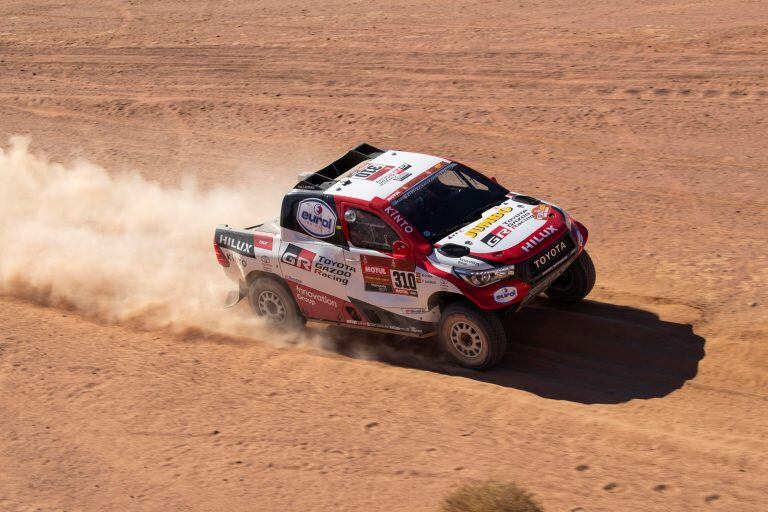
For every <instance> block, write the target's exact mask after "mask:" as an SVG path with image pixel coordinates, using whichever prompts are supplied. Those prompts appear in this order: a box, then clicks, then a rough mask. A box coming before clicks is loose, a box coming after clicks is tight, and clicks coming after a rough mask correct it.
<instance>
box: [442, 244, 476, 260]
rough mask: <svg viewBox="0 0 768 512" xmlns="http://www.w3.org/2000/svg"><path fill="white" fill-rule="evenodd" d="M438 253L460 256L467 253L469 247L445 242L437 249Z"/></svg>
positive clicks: (451, 256)
mask: <svg viewBox="0 0 768 512" xmlns="http://www.w3.org/2000/svg"><path fill="white" fill-rule="evenodd" d="M438 251H440V254H442V255H443V256H448V257H449V258H461V257H462V256H466V255H467V254H469V247H467V246H466V245H459V244H445V245H443V246H442V247H440V248H439V249H438Z"/></svg>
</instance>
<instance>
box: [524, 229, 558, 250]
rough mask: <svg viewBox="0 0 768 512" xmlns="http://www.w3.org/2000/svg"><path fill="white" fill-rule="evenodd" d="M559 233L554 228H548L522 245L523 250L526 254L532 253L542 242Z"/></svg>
mask: <svg viewBox="0 0 768 512" xmlns="http://www.w3.org/2000/svg"><path fill="white" fill-rule="evenodd" d="M555 233H557V228H556V227H554V226H547V227H545V228H544V229H542V230H541V231H539V232H538V233H536V234H535V235H533V236H532V237H531V238H529V239H528V241H527V242H525V243H524V244H523V245H521V246H520V247H521V249H523V250H524V251H525V252H531V250H532V249H534V248H535V247H536V246H537V245H539V244H540V243H541V242H543V241H544V240H546V239H547V238H549V237H550V236H552V235H553V234H555Z"/></svg>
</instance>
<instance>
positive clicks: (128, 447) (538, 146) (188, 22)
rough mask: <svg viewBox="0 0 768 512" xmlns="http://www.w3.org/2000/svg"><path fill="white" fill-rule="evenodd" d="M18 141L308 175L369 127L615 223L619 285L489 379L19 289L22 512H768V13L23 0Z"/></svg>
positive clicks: (0, 481) (164, 164)
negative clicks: (535, 507) (523, 510)
mask: <svg viewBox="0 0 768 512" xmlns="http://www.w3.org/2000/svg"><path fill="white" fill-rule="evenodd" d="M13 135H26V136H29V137H31V141H32V142H31V151H32V152H39V153H42V152H44V153H45V154H47V155H48V158H50V160H51V161H55V162H70V161H73V160H74V159H76V158H85V159H88V160H89V161H90V162H93V163H94V164H97V165H100V166H103V167H104V168H105V169H107V170H108V172H110V173H119V172H130V171H131V170H132V171H134V172H136V173H138V174H139V175H140V176H142V177H143V178H145V179H147V180H150V181H155V182H158V183H159V184H160V185H162V186H163V187H174V186H176V185H177V184H178V183H179V181H180V180H182V177H184V176H195V177H196V178H197V180H198V182H199V183H200V186H201V187H202V188H203V189H204V190H207V189H210V188H212V187H216V186H224V187H232V188H238V189H246V190H247V189H254V190H258V189H259V188H260V187H261V186H262V185H261V183H260V179H256V178H254V176H265V175H266V176H272V177H273V178H274V179H275V180H277V181H278V182H279V183H287V184H289V183H290V182H291V180H293V179H294V178H295V176H296V174H297V173H299V172H305V171H311V170H314V169H317V168H320V167H322V166H324V165H325V164H327V163H328V162H329V161H331V160H333V159H335V158H336V157H338V156H340V155H341V154H342V153H343V152H344V151H346V150H347V149H348V148H350V147H352V146H354V145H355V144H357V143H358V142H361V141H367V142H370V143H372V144H374V145H378V146H382V147H386V148H397V149H402V150H411V151H419V152H426V153H433V154H439V155H443V156H447V157H451V158H456V159H458V160H460V161H462V162H464V163H466V164H468V165H470V166H471V167H474V168H476V169H478V170H481V171H484V172H486V173H488V174H490V175H493V176H496V177H497V178H498V179H499V180H500V181H501V182H502V183H504V184H506V185H507V186H508V187H509V188H511V189H512V190H516V191H521V192H525V193H528V194H531V195H535V196H538V197H541V198H543V199H546V200H551V201H554V202H555V203H557V204H558V205H560V206H562V207H564V208H565V209H567V210H569V211H570V212H572V213H573V214H574V215H575V216H576V217H577V218H578V219H579V220H581V221H582V222H583V223H584V224H586V225H587V226H588V228H589V229H590V240H589V244H588V249H589V250H590V254H591V255H592V258H593V259H594V261H595V264H596V266H597V270H598V282H597V286H596V288H595V290H594V291H593V292H592V294H591V295H590V297H589V298H590V299H591V300H589V301H587V302H585V303H583V304H580V305H577V306H571V307H564V306H556V305H553V304H552V303H550V302H548V301H547V300H546V299H541V300H537V301H536V302H535V303H534V304H532V305H531V306H530V307H529V308H527V309H526V310H524V311H523V312H521V313H520V314H518V315H516V316H514V317H512V318H510V319H509V320H507V322H506V324H505V327H506V329H507V331H508V334H509V336H510V338H511V340H512V342H511V345H510V349H509V352H508V354H507V356H506V359H505V361H504V362H503V364H502V365H501V367H500V368H498V369H496V370H494V371H491V372H488V373H474V372H468V371H462V370H458V369H457V368H455V367H452V366H451V365H449V364H447V363H445V362H444V361H442V360H440V359H439V357H438V358H437V359H434V358H433V357H432V349H431V348H430V347H429V346H428V344H427V346H414V345H413V344H414V343H416V344H418V343H420V342H413V341H412V342H408V343H403V342H396V343H393V342H390V341H387V340H380V341H377V340H375V339H373V340H371V337H370V336H368V335H367V334H360V333H351V334H350V333H347V334H344V333H325V332H323V331H322V330H320V329H318V328H311V329H310V332H309V333H308V334H307V336H315V337H317V336H320V337H322V336H338V337H341V338H342V339H341V341H340V342H339V343H338V346H339V348H340V349H339V350H338V351H333V350H324V349H322V348H318V347H317V346H304V345H302V344H299V345H297V346H291V345H286V344H275V343H274V342H273V340H271V337H272V334H270V333H269V332H268V331H264V332H261V331H259V330H255V331H254V332H250V333H248V334H247V335H238V336H234V335H230V334H227V333H221V332H218V331H217V330H216V329H212V330H211V331H207V330H206V329H204V328H203V329H199V328H195V329H192V330H190V331H187V332H184V331H183V330H182V331H179V330H178V329H173V328H160V327H158V328H153V327H151V326H148V325H149V324H142V323H141V322H140V321H137V318H133V319H132V321H130V322H122V321H119V320H115V318H114V317H111V316H109V315H104V314H101V312H100V310H98V309H97V310H96V311H94V310H89V309H88V308H82V307H79V306H78V302H77V301H76V300H75V301H73V303H68V301H66V300H64V301H61V300H56V301H54V300H51V294H50V293H48V292H50V289H49V288H50V282H48V283H47V284H46V282H45V280H43V282H42V284H41V283H40V282H38V284H37V285H34V283H33V285H31V286H32V287H31V291H30V286H26V287H14V286H12V283H11V284H9V283H8V282H6V283H5V286H4V287H3V290H4V292H3V294H2V296H0V510H5V509H8V510H30V511H31V510H40V511H53V510H72V511H74V510H83V511H101V510H148V511H149V510H158V511H160V510H162V511H168V510H194V511H198V510H200V511H224V510H258V511H294V510H295V511H308V510H332V511H430V510H437V508H438V505H439V502H440V500H441V499H442V497H443V496H445V495H446V493H448V492H449V491H450V490H452V489H454V488H455V487H456V486H458V485H460V484H461V483H462V482H465V481H467V480H471V479H485V478H494V479H498V480H503V481H514V482H517V483H518V484H520V485H521V486H523V487H525V488H527V489H528V490H530V491H531V492H532V493H534V494H535V496H536V498H537V499H538V500H539V501H540V502H541V503H542V505H543V506H544V507H545V509H546V510H547V511H570V512H577V511H578V512H595V511H643V512H652V511H702V510H724V511H726V510H727V511H729V512H748V511H762V510H765V509H766V508H765V507H766V502H768V461H767V460H766V456H767V455H768V344H767V343H768V315H767V314H766V305H768V291H767V286H766V285H768V270H766V269H767V268H768V252H767V251H766V243H767V242H768V199H767V198H768V177H766V174H765V173H766V169H767V168H768V143H767V141H768V5H766V3H765V2H764V1H760V0H752V1H750V0H741V1H739V0H720V1H707V2H679V1H672V0H648V1H642V2H637V1H632V2H630V1H627V0H611V1H596V0H587V1H586V2H571V1H563V0H552V1H542V0H534V1H524V2H522V1H521V2H477V1H473V0H466V1H450V2H445V3H443V2H422V3H417V2H403V1H396V2H387V3H380V2H371V1H368V0H363V1H358V2H338V1H336V0H331V1H324V2H319V1H316V0H314V1H309V2H292V1H290V0H288V1H285V0H284V1H280V2H275V1H273V0H266V1H263V2H206V1H200V0H190V1H186V2H179V1H170V2H152V1H142V0H135V1H117V0H115V1H95V0H94V1H91V2H66V1H50V2H46V1H24V2H21V1H14V0H4V1H3V2H2V3H0V147H5V148H7V147H8V146H7V142H6V141H7V140H8V138H9V137H10V136H13ZM254 173H255V174H254ZM5 186H7V185H6V184H5V183H0V187H5ZM267 195H268V196H269V197H265V198H264V199H265V201H266V200H270V201H279V192H278V191H276V190H274V189H270V191H269V192H268V193H266V192H265V196H267ZM40 207H41V208H42V207H43V206H42V205H41V206H40ZM243 213H244V212H242V211H239V212H233V213H232V215H233V217H234V216H235V215H238V216H242V215H243ZM245 213H248V212H245ZM254 215H255V210H254ZM178 220H179V222H183V219H178ZM228 220H229V219H226V218H211V219H210V228H209V229H210V231H209V232H204V233H203V234H202V236H203V239H205V240H208V239H209V238H210V237H211V236H212V233H213V228H214V226H215V225H216V224H218V223H222V222H227V221H228ZM253 220H254V223H255V222H258V221H259V220H262V219H258V218H255V219H253ZM17 221H18V220H17V219H14V218H0V232H2V233H3V234H4V237H3V240H4V244H6V245H5V247H2V248H0V253H1V252H7V251H8V250H9V247H10V246H11V245H12V243H13V240H14V236H15V234H14V230H15V229H16V228H15V225H16V224H17V223H18V222H17ZM12 224H13V225H12ZM35 235H36V236H38V238H41V239H45V237H46V233H45V232H42V233H36V234H35ZM9 242H10V244H9ZM207 244H208V245H205V247H203V248H201V249H200V250H201V251H204V252H205V253H206V254H208V253H209V252H210V265H211V266H212V267H213V268H214V272H216V270H217V269H216V268H215V266H216V261H215V258H214V256H213V252H212V250H211V249H210V246H209V242H207ZM163 250H164V248H163V247H158V248H157V252H158V254H160V255H161V256H162V254H163V252H162V251H163ZM41 256H42V253H41ZM3 261H4V260H3V259H2V256H0V271H2V266H3ZM44 265H45V264H44V263H40V262H38V261H36V259H35V258H30V260H29V274H30V275H31V276H37V275H39V274H38V273H39V272H40V271H41V270H40V268H39V267H40V266H44ZM152 272H153V269H151V268H150V269H147V268H136V269H135V280H136V281H137V282H139V283H140V282H141V281H142V280H151V279H152ZM196 275H197V272H196V270H195V269H189V279H190V280H191V281H194V280H195V277H196ZM216 275H218V273H217V274H216ZM41 279H42V278H41ZM221 279H222V280H223V279H224V277H223V275H222V276H221ZM35 286H37V288H35ZM222 300H223V297H222ZM217 314H219V313H217ZM231 314H234V313H233V312H230V311H223V310H222V311H221V312H220V315H231ZM138 319H139V320H140V315H139V317H138ZM376 343H381V344H383V345H384V349H381V350H377V349H376V347H374V348H372V349H371V350H373V353H375V354H376V355H375V357H356V354H357V353H358V352H359V350H357V348H356V346H357V345H363V346H367V347H369V348H370V347H371V345H372V344H374V345H375V344H376Z"/></svg>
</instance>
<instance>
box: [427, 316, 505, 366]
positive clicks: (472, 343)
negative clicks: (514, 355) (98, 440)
mask: <svg viewBox="0 0 768 512" xmlns="http://www.w3.org/2000/svg"><path fill="white" fill-rule="evenodd" d="M438 337H439V339H440V345H441V346H442V348H443V350H444V351H445V352H447V353H448V355H449V356H450V357H451V358H452V359H453V360H454V361H456V362H457V363H458V364H460V365H461V366H464V367H465V368H471V369H473V370H488V369H490V368H492V367H494V366H495V365H497V364H498V363H499V361H501V359H502V358H503V357H504V353H505V352H506V350H507V336H506V334H505V333H504V328H503V327H502V325H501V320H499V318H498V317H497V316H496V315H494V314H493V313H492V312H488V311H481V310H478V309H476V308H475V307H473V306H472V305H470V304H469V303H467V302H456V303H453V304H451V305H450V306H448V307H447V308H446V309H445V311H443V314H442V315H441V316H440V324H439V325H438Z"/></svg>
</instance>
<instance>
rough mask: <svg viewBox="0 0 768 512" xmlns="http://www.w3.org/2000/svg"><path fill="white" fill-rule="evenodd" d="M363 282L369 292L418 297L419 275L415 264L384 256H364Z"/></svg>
mask: <svg viewBox="0 0 768 512" xmlns="http://www.w3.org/2000/svg"><path fill="white" fill-rule="evenodd" d="M360 263H361V264H362V267H363V282H364V283H365V289H366V290H367V291H369V292H380V293H394V294H397V295H410V296H412V297H416V296H418V291H417V288H418V283H419V282H420V278H419V275H418V274H417V273H416V272H414V270H415V269H416V266H415V264H413V263H412V262H408V261H406V260H397V259H394V258H387V257H384V256H369V255H367V254H362V255H361V256H360Z"/></svg>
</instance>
